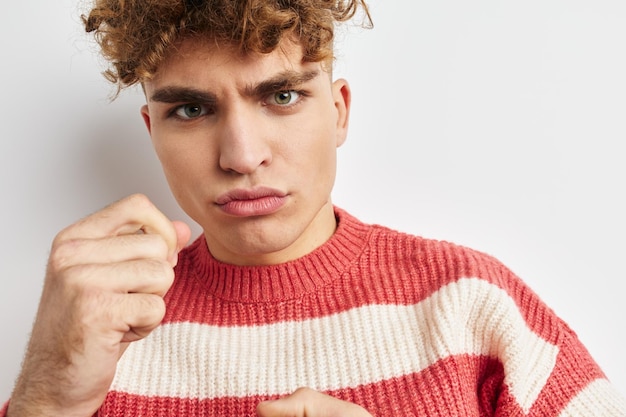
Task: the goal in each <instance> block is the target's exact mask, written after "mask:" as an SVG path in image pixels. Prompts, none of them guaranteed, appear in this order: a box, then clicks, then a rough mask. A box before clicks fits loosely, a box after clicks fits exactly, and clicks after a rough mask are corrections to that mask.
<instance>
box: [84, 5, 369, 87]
mask: <svg viewBox="0 0 626 417" xmlns="http://www.w3.org/2000/svg"><path fill="white" fill-rule="evenodd" d="M359 7H362V9H363V12H364V16H365V19H364V25H365V26H368V27H371V25H372V21H371V18H370V15H369V11H368V8H367V5H366V4H365V2H364V0H94V4H93V8H91V11H90V12H89V13H88V15H87V16H85V15H83V16H82V20H83V23H84V25H85V30H86V31H87V32H93V33H94V34H95V38H96V41H97V42H98V44H99V45H100V48H101V51H102V54H103V55H104V57H105V58H106V59H107V60H108V61H109V62H110V65H111V66H110V68H109V69H108V70H107V71H105V73H104V75H105V77H106V78H107V79H108V80H109V81H111V82H112V83H115V84H117V85H118V92H119V90H121V89H122V88H124V87H128V86H131V85H133V84H136V83H138V82H142V81H143V80H146V79H150V77H151V76H153V75H154V73H155V72H156V70H157V69H158V66H159V64H160V63H161V61H162V60H163V59H164V58H165V56H166V54H167V53H168V51H169V50H170V47H171V46H172V45H173V44H175V43H176V42H177V41H179V40H180V39H182V38H185V37H189V36H202V37H205V38H207V39H212V40H215V41H216V42H220V43H221V42H227V43H230V44H233V45H236V46H237V47H238V48H239V50H240V51H241V52H242V53H251V52H258V53H269V52H272V51H273V50H274V49H275V48H276V47H277V46H278V44H279V42H280V41H281V39H283V38H284V37H285V36H286V35H287V36H294V37H295V39H297V40H298V42H299V43H300V44H301V45H302V47H303V51H304V60H305V61H309V62H322V61H325V60H331V59H332V56H333V37H334V29H335V23H339V22H344V21H347V20H349V19H351V18H352V17H353V16H354V15H355V14H356V13H357V11H358V9H359Z"/></svg>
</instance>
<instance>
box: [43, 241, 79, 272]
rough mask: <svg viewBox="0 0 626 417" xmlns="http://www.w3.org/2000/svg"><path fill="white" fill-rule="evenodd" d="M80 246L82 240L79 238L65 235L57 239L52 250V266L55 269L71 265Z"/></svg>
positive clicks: (50, 261) (50, 259) (58, 269)
mask: <svg viewBox="0 0 626 417" xmlns="http://www.w3.org/2000/svg"><path fill="white" fill-rule="evenodd" d="M80 246H81V241H79V240H77V239H65V238H64V237H58V238H57V239H55V241H54V243H53V245H52V250H51V252H50V258H49V265H50V267H51V268H52V269H53V270H55V271H60V270H63V269H66V268H67V267H69V266H70V265H71V264H72V263H73V259H74V256H75V254H76V252H77V249H78V248H79V247H80Z"/></svg>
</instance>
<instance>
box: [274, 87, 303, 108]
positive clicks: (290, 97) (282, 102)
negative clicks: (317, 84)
mask: <svg viewBox="0 0 626 417" xmlns="http://www.w3.org/2000/svg"><path fill="white" fill-rule="evenodd" d="M299 97H300V94H299V93H298V92H297V91H293V90H285V91H278V92H276V93H274V94H273V96H272V100H273V101H274V103H275V104H278V105H279V106H286V105H289V104H292V103H293V102H294V101H296V100H297V99H298V98H299Z"/></svg>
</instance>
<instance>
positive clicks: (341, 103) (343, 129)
mask: <svg viewBox="0 0 626 417" xmlns="http://www.w3.org/2000/svg"><path fill="white" fill-rule="evenodd" d="M332 90H333V100H334V102H335V109H337V147H339V146H341V145H343V143H344V142H345V141H346V138H347V137H348V122H349V120H350V100H351V98H352V97H351V92H350V85H349V84H348V82H347V81H346V80H344V79H338V80H336V81H335V82H333V85H332Z"/></svg>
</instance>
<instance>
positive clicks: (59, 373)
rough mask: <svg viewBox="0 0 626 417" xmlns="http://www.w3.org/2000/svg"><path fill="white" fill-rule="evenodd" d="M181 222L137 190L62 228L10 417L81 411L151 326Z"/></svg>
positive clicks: (89, 408) (181, 238)
mask: <svg viewBox="0 0 626 417" xmlns="http://www.w3.org/2000/svg"><path fill="white" fill-rule="evenodd" d="M190 234H191V232H190V230H189V227H188V226H187V225H185V224H183V223H180V222H171V221H169V220H168V219H167V218H166V217H165V216H164V215H163V214H162V213H161V212H160V211H159V210H157V209H156V208H155V207H154V205H153V204H152V203H151V202H150V201H149V200H148V199H147V198H146V197H145V196H142V195H134V196H131V197H128V198H126V199H124V200H121V201H119V202H117V203H114V204H112V205H111V206H109V207H107V208H105V209H103V210H102V211H100V212H97V213H95V214H93V215H91V216H89V217H87V218H85V219H83V220H81V221H79V222H78V223H76V224H74V225H72V226H70V227H68V228H66V229H65V230H63V231H61V232H60V233H59V234H58V235H57V237H56V238H55V240H54V242H53V244H52V249H51V253H50V259H49V262H48V270H47V274H46V280H45V284H44V288H43V292H42V296H41V301H40V304H39V310H38V312H37V317H36V320H35V324H34V326H33V331H32V335H31V340H30V342H29V346H28V349H27V352H26V356H25V358H24V364H23V368H22V372H21V374H20V377H19V379H18V382H17V384H16V387H15V390H14V392H13V395H12V398H11V403H10V406H9V413H8V415H9V417H11V416H16V417H28V416H35V415H36V416H65V417H73V416H76V417H82V416H84V417H88V416H91V415H92V414H93V413H94V412H95V411H96V410H97V409H98V407H99V406H100V405H101V404H102V401H103V400H104V397H105V396H106V393H107V391H108V389H109V386H110V384H111V382H112V380H113V377H114V374H115V368H116V364H117V361H118V359H119V358H120V356H121V355H122V353H123V352H124V350H125V348H126V347H127V345H128V343H130V342H133V341H136V340H139V339H141V338H143V337H145V336H146V335H148V334H149V333H150V332H151V331H152V330H153V329H154V328H155V327H157V326H158V325H159V324H160V322H161V320H162V318H163V316H164V314H165V304H164V302H163V295H164V294H165V293H166V292H167V290H168V289H169V287H170V285H171V284H172V282H173V279H174V272H173V267H174V266H175V265H176V262H177V257H178V252H179V251H180V250H181V249H182V248H183V247H184V246H185V245H186V243H187V241H188V240H189V237H190Z"/></svg>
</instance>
